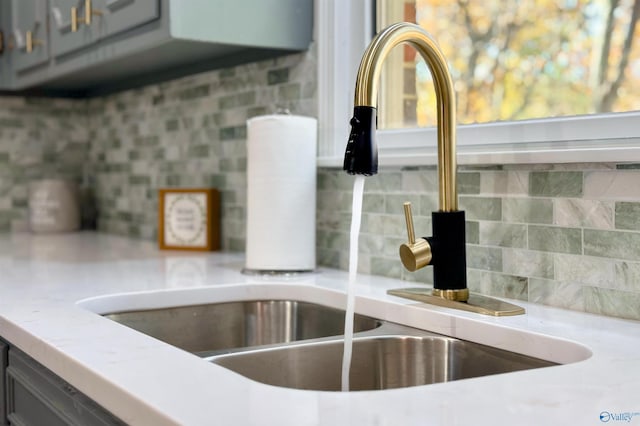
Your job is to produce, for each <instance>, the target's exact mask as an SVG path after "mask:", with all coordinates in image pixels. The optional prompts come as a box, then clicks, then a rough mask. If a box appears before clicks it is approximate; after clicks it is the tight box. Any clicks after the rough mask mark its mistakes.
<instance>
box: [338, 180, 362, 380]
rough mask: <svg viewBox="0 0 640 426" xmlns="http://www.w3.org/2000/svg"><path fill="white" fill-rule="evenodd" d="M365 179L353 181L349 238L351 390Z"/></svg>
mask: <svg viewBox="0 0 640 426" xmlns="http://www.w3.org/2000/svg"><path fill="white" fill-rule="evenodd" d="M364 179H365V177H364V176H362V175H357V176H356V179H355V181H354V183H353V202H352V205H351V235H350V239H349V284H348V287H347V309H346V313H345V317H344V350H343V354H342V391H343V392H347V391H348V390H349V370H350V368H351V354H352V350H353V314H354V309H355V286H356V275H357V273H358V237H359V236H360V223H361V220H362V197H363V195H364Z"/></svg>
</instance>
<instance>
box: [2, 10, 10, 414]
mask: <svg viewBox="0 0 640 426" xmlns="http://www.w3.org/2000/svg"><path fill="white" fill-rule="evenodd" d="M10 13H11V10H10V9H9V2H8V1H7V0H0V89H4V88H6V87H7V86H8V84H9V69H10V63H9V39H10V36H11V28H10V25H9V24H10V23H11V15H10ZM0 405H2V402H0ZM1 424H2V421H1V418H0V425H1Z"/></svg>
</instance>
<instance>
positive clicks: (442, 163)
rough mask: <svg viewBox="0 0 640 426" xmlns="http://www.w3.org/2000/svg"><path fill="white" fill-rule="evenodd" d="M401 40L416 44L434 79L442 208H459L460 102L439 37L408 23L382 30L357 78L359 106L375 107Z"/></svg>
mask: <svg viewBox="0 0 640 426" xmlns="http://www.w3.org/2000/svg"><path fill="white" fill-rule="evenodd" d="M400 43H408V44H410V45H411V46H413V47H414V48H415V49H416V51H418V53H420V55H421V56H422V57H423V58H424V60H425V62H426V63H427V65H428V67H429V69H430V70H431V75H432V78H433V83H434V86H435V92H436V104H437V110H438V112H437V123H438V190H439V191H438V192H439V206H440V207H439V208H440V211H444V212H450V211H457V210H458V193H457V189H456V102H455V92H454V89H453V81H452V78H451V74H450V73H449V68H448V65H447V61H446V59H445V57H444V55H443V53H442V51H441V50H440V48H439V47H438V44H437V43H436V42H435V40H434V39H433V38H432V37H431V35H429V33H427V32H426V31H425V30H424V29H422V28H421V27H420V26H418V25H415V24H410V23H406V22H401V23H397V24H394V25H391V26H390V27H388V28H386V29H385V30H383V31H381V32H380V33H379V34H378V35H377V36H376V38H375V39H374V40H373V41H372V42H371V44H370V45H369V47H368V48H367V50H366V51H365V53H364V55H363V57H362V61H361V63H360V68H359V69H358V76H357V79H356V92H355V102H354V103H355V106H368V107H372V108H375V107H376V100H377V98H378V86H379V81H380V72H381V70H382V64H383V62H384V60H385V59H386V57H387V55H388V54H389V52H390V51H391V49H393V48H394V47H395V46H397V45H398V44H400Z"/></svg>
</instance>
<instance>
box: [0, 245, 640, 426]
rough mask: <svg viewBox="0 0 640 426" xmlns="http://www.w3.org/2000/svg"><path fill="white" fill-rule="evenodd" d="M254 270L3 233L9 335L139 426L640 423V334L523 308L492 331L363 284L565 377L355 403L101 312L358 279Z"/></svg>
mask: <svg viewBox="0 0 640 426" xmlns="http://www.w3.org/2000/svg"><path fill="white" fill-rule="evenodd" d="M242 259H243V257H242V256H241V255H238V254H225V253H191V252H176V251H159V250H158V249H157V248H156V245H155V244H154V243H152V242H146V241H137V240H131V239H127V238H121V237H115V236H109V235H103V234H95V233H77V234H66V235H30V234H13V235H3V236H0V271H1V274H0V336H2V337H3V338H5V339H6V340H8V341H9V342H11V343H12V344H13V345H15V346H17V347H18V348H20V349H21V350H23V351H24V352H26V353H27V354H28V355H30V356H31V357H33V358H34V359H36V360H37V361H38V362H40V363H42V364H43V365H44V366H46V367H47V368H49V369H50V370H52V371H53V372H54V373H56V374H58V375H59V376H61V377H62V378H64V379H65V380H66V381H68V382H69V383H70V384H71V385H73V386H75V387H76V388H78V389H79V390H80V391H82V392H84V393H85V394H87V395H88V396H89V397H91V398H92V399H94V400H95V401H97V402H98V403H99V404H100V405H102V406H103V407H105V408H106V409H108V410H109V411H111V412H112V413H114V414H115V415H116V416H118V417H119V418H121V419H122V420H124V421H125V422H127V423H129V424H132V425H153V426H161V425H173V424H181V425H213V424H216V425H218V424H220V425H253V424H274V425H296V426H298V425H471V424H473V425H495V424H505V425H506V424H517V425H540V424H558V425H567V424H570V425H597V424H602V423H605V422H604V420H608V422H607V423H610V424H621V423H624V424H632V425H633V424H638V425H640V322H637V321H627V320H620V319H614V318H607V317H603V316H597V315H590V314H583V313H579V312H572V311H566V310H560V309H553V308H549V307H544V306H540V305H535V304H527V303H522V302H516V303H517V304H519V305H521V306H524V307H525V308H526V309H527V313H526V314H525V315H521V316H515V317H504V318H493V317H486V316H481V315H478V314H473V313H467V312H458V311H453V310H450V309H446V308H440V307H435V306H427V305H420V304H417V303H415V302H412V301H408V300H403V299H398V298H395V297H392V296H388V295H387V294H386V290H387V289H390V288H399V287H407V286H409V287H411V286H415V285H407V283H406V282H401V281H396V280H391V279H385V278H380V277H372V276H359V277H358V283H357V286H356V287H357V288H356V294H357V297H356V312H358V313H362V314H365V315H369V316H373V317H376V318H380V319H383V320H389V321H393V322H398V323H403V324H407V325H409V326H414V327H418V328H423V329H426V330H430V331H434V332H437V333H443V334H447V335H450V336H454V337H459V338H462V339H467V340H472V341H475V342H478V343H484V344H488V345H491V346H496V347H500V348H503V349H508V350H513V351H516V352H521V353H525V354H528V355H533V356H537V357H540V358H545V359H549V360H553V361H556V362H560V363H562V364H564V365H560V366H556V367H549V368H542V369H536V370H528V371H523V372H518V373H510V374H502V375H494V376H487V377H481V378H475V379H467V380H458V381H454V382H448V383H441V384H434V385H427V386H417V387H410V388H403V389H394V390H384V391H362V392H350V393H342V392H317V391H302V390H294V389H286V388H280V387H274V386H269V385H265V384H261V383H257V382H254V381H252V380H249V379H247V378H245V377H243V376H240V375H238V374H236V373H234V372H231V371H229V370H227V369H225V368H223V367H220V366H218V365H214V364H211V363H208V362H206V361H204V360H202V359H200V358H198V357H196V356H194V355H191V354H189V353H187V352H184V351H182V350H179V349H177V348H174V347H172V346H169V345H167V344H165V343H162V342H160V341H157V340H155V339H153V338H151V337H148V336H145V335H142V334H140V333H138V332H135V331H133V330H131V329H129V328H127V327H124V326H121V325H119V324H116V323H114V322H112V321H110V320H108V319H105V318H103V317H101V316H100V315H98V314H96V312H97V313H105V312H109V311H117V310H122V309H131V308H150V307H156V306H157V307H160V306H172V305H181V304H182V305H184V304H197V303H208V302H216V301H229V300H239V299H246V300H251V299H254V300H255V299H262V298H275V299H296V300H302V301H310V302H316V303H321V304H326V305H331V306H334V307H343V306H344V304H345V303H346V297H345V291H346V286H347V274H346V273H345V272H343V271H336V270H329V269H321V270H319V271H318V273H315V274H309V275H305V276H299V277H293V278H274V277H270V278H263V277H256V276H246V275H243V274H241V273H240V270H241V268H242V266H243V260H242ZM639 309H640V307H639ZM575 361H578V362H575ZM606 413H608V414H609V415H610V416H609V417H606ZM601 414H603V415H605V417H603V419H602V420H601V418H600V416H601ZM625 414H628V416H627V418H626V420H628V421H625V420H622V418H623V417H620V420H618V417H616V416H618V415H625Z"/></svg>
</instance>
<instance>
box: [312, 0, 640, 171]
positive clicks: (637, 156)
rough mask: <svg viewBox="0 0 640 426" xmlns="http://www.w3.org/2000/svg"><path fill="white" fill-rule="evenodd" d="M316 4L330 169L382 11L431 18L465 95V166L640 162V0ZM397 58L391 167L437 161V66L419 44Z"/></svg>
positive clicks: (392, 60) (330, 0) (383, 140)
mask: <svg viewBox="0 0 640 426" xmlns="http://www.w3.org/2000/svg"><path fill="white" fill-rule="evenodd" d="M316 3H319V4H320V6H318V7H319V8H320V11H319V12H320V13H318V14H317V16H318V19H319V20H318V22H317V28H318V40H319V44H318V49H319V50H318V51H319V58H318V63H319V87H318V93H319V98H320V99H319V100H320V111H319V116H320V126H321V135H320V137H321V144H322V145H323V147H324V148H323V150H322V151H321V152H320V157H319V164H321V165H325V166H336V165H339V164H340V162H341V157H342V152H343V151H344V145H345V141H346V135H347V132H348V128H347V122H348V120H349V117H350V114H351V109H352V106H353V88H354V81H355V73H356V70H357V66H358V63H359V61H360V57H361V55H362V52H363V50H364V48H365V47H366V44H368V42H369V41H370V39H371V37H372V34H373V32H374V25H373V24H374V22H373V16H374V15H375V16H376V17H377V21H378V22H377V24H378V26H380V27H384V26H386V25H388V24H390V23H392V22H398V21H406V20H409V21H414V22H419V23H420V24H421V25H423V26H425V27H426V29H427V30H428V31H429V32H431V33H432V34H434V36H435V38H436V39H437V40H438V42H439V44H440V45H441V47H442V49H443V51H444V53H445V56H446V57H447V59H448V61H449V66H450V69H451V72H452V76H453V79H454V84H455V87H456V94H457V98H458V108H457V110H458V158H459V163H509V162H530V163H534V162H541V163H545V162H587V161H639V160H640V113H638V112H637V110H640V24H638V15H639V14H640V0H590V1H585V0H527V1H517V0H491V1H487V2H472V1H470V0H456V1H449V0H394V1H388V0H386V1H379V2H378V7H377V10H376V13H375V14H374V13H373V9H375V5H374V2H373V1H371V0H369V1H367V0H354V1H352V2H342V1H340V0H323V1H321V2H316ZM498 11H500V12H499V13H498ZM329 17H330V18H331V19H329ZM329 21H331V22H330V24H329V25H327V22H329ZM427 27H428V28H427ZM327 40H329V43H330V44H332V46H329V48H327ZM340 55H342V56H340ZM392 55H393V56H390V57H389V58H388V59H387V62H388V64H386V65H385V66H386V69H385V71H384V72H383V76H382V82H381V83H382V84H381V97H380V101H379V102H380V108H379V124H380V129H382V130H379V132H378V140H379V148H380V162H381V164H382V165H385V164H397V165H415V164H433V163H435V143H436V139H435V130H434V129H433V128H432V127H428V126H431V125H432V124H433V123H434V121H435V117H434V112H435V108H434V106H433V103H434V100H433V94H432V92H431V91H432V88H431V82H430V76H429V73H428V69H427V67H426V66H425V65H424V64H423V63H421V59H420V58H419V57H416V55H415V54H413V52H412V49H411V48H410V47H406V48H403V47H398V48H397V49H395V51H394V52H392ZM605 58H607V60H606V61H605V60H604V59H605ZM325 94H331V95H330V96H325ZM593 113H597V114H596V115H594V114H593ZM583 114H588V115H583ZM327 116H329V120H326V117H327ZM550 117H553V118H550ZM418 126H427V127H418ZM323 127H324V131H323ZM323 132H324V134H323Z"/></svg>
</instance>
